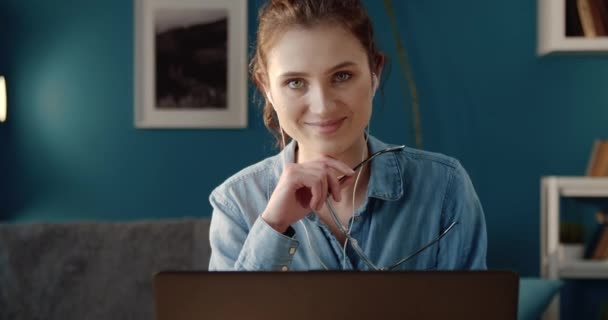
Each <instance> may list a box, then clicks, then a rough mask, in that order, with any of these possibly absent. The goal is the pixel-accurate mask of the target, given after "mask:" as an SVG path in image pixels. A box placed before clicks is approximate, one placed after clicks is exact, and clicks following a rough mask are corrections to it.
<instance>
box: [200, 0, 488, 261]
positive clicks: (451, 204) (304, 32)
mask: <svg viewBox="0 0 608 320" xmlns="http://www.w3.org/2000/svg"><path fill="white" fill-rule="evenodd" d="M383 65H384V56H383V55H382V54H381V53H380V52H378V51H377V49H376V45H375V44H374V39H373V31H372V25H371V22H370V19H369V17H368V15H367V13H366V11H365V9H364V8H363V6H362V4H361V3H360V1H359V0H333V1H332V0H271V1H268V3H266V5H265V6H264V7H263V8H262V9H261V10H260V13H259V25H258V32H257V44H256V51H255V55H254V57H253V59H252V61H251V77H252V81H253V82H254V84H255V85H256V87H257V88H258V89H259V90H260V92H261V94H262V95H263V97H264V99H265V106H264V123H265V125H266V126H267V128H268V129H269V130H270V131H271V132H272V133H273V134H274V135H275V137H276V138H277V140H278V141H277V142H278V145H280V147H281V152H280V153H279V154H277V155H275V156H273V157H270V158H267V159H265V160H263V161H261V162H259V163H257V164H254V165H252V166H250V167H248V168H245V169H243V170H242V171H240V172H238V173H237V174H235V175H234V176H232V177H231V178H229V179H228V180H226V181H225V182H224V183H223V184H221V185H220V186H219V187H217V188H216V189H215V190H214V191H213V192H212V193H211V195H210V198H209V199H210V202H211V205H212V206H213V209H214V210H213V215H212V220H211V230H210V242H211V248H212V255H211V260H210V264H209V270H248V271H270V270H283V271H287V270H323V269H346V270H351V269H356V270H388V269H390V270H431V269H485V268H486V247H487V240H486V228H485V221H484V215H483V210H482V207H481V204H480V202H479V199H478V198H477V195H476V193H475V190H474V188H473V185H472V183H471V181H470V179H469V177H468V175H467V173H466V171H465V170H464V169H463V168H462V166H461V165H460V163H459V162H458V161H457V160H455V159H453V158H450V157H447V156H444V155H441V154H436V153H430V152H425V151H421V150H415V149H411V148H403V147H400V148H393V149H387V148H390V147H394V146H389V145H387V144H385V143H383V142H382V141H380V140H378V139H376V138H375V137H373V136H371V135H369V134H368V132H367V131H366V128H367V127H368V125H369V121H370V118H371V114H372V108H373V106H372V100H373V97H374V94H375V92H376V89H377V87H378V84H379V79H380V75H381V74H382V69H383ZM286 143H288V144H286ZM381 150H385V151H386V152H384V153H382V154H381V155H378V156H376V157H374V158H373V160H371V161H369V162H367V163H366V164H364V165H363V166H361V167H360V168H357V170H356V171H355V170H353V168H354V167H355V166H356V165H357V164H359V163H360V162H362V161H363V160H364V159H366V158H368V157H369V156H370V155H372V154H374V153H376V152H378V151H381Z"/></svg>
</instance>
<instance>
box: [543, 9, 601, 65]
mask: <svg viewBox="0 0 608 320" xmlns="http://www.w3.org/2000/svg"><path fill="white" fill-rule="evenodd" d="M537 23H538V48H537V51H538V54H539V55H541V56H542V55H546V54H550V53H608V37H597V38H585V37H566V2H565V0H538V22H537Z"/></svg>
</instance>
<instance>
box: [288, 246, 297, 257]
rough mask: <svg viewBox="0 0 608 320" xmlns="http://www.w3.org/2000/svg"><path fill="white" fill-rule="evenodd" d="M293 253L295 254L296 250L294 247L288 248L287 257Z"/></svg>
mask: <svg viewBox="0 0 608 320" xmlns="http://www.w3.org/2000/svg"><path fill="white" fill-rule="evenodd" d="M295 253H296V248H294V247H291V248H289V255H292V256H293V255H294V254H295Z"/></svg>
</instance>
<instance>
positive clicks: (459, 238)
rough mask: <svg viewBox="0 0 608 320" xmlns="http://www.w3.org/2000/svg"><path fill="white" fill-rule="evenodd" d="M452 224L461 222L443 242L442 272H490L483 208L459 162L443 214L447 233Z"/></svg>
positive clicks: (451, 177) (440, 258)
mask: <svg viewBox="0 0 608 320" xmlns="http://www.w3.org/2000/svg"><path fill="white" fill-rule="evenodd" d="M452 222H457V224H456V226H455V227H454V229H453V230H451V231H450V233H449V234H447V235H446V236H445V238H443V239H442V240H441V242H440V246H439V253H438V257H439V258H438V269H456V270H485V269H487V266H486V251H487V233H486V223H485V217H484V213H483V208H482V206H481V202H480V201H479V198H478V197H477V193H476V192H475V189H474V187H473V183H472V182H471V179H470V178H469V175H468V174H467V172H466V171H465V169H464V168H463V167H462V165H461V164H460V163H459V162H456V167H455V169H454V170H453V173H452V174H451V175H450V178H449V181H448V184H447V187H446V192H445V197H444V201H443V206H442V214H441V225H442V228H443V230H445V229H446V228H447V227H448V226H449V225H450V224H451V223H452Z"/></svg>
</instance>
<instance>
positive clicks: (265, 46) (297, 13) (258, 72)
mask: <svg viewBox="0 0 608 320" xmlns="http://www.w3.org/2000/svg"><path fill="white" fill-rule="evenodd" d="M319 23H329V24H335V25H339V26H341V27H344V28H345V29H346V30H348V31H350V32H351V33H352V34H353V35H354V36H355V37H356V38H357V39H358V40H359V42H360V43H361V45H362V47H363V48H364V49H365V51H366V52H367V57H368V62H369V66H370V69H371V71H372V72H377V70H378V68H379V67H380V63H382V61H383V57H384V56H383V55H382V54H381V53H380V52H379V51H378V50H377V49H376V45H375V43H374V34H373V29H372V24H371V21H370V19H369V16H368V15H367V12H366V11H365V8H364V7H363V5H362V4H361V1H360V0H269V1H268V2H267V3H266V4H265V5H264V6H263V7H262V8H261V9H260V11H259V13H258V31H257V39H256V48H255V52H254V54H253V57H252V59H251V61H250V63H249V69H250V70H249V71H250V75H251V79H252V81H253V83H254V84H255V86H256V87H257V88H258V90H259V91H260V92H261V93H262V96H263V97H264V113H263V117H264V125H265V126H266V128H268V130H269V131H270V133H272V134H273V135H274V137H275V139H276V142H277V146H279V148H281V147H282V143H281V131H280V130H281V128H280V126H279V122H278V118H277V114H276V112H275V111H274V108H273V107H272V105H271V104H270V102H269V101H268V97H266V94H265V93H264V92H263V89H264V88H263V83H264V79H265V78H266V76H267V73H266V71H267V67H268V66H267V60H266V59H267V53H268V50H269V49H270V47H271V46H272V44H273V41H274V40H275V39H276V37H277V36H278V35H280V34H281V32H284V31H285V30H287V29H288V28H290V27H294V26H301V27H311V26H313V25H315V24H319ZM285 139H286V142H288V141H289V140H291V137H289V136H288V135H287V134H286V133H285Z"/></svg>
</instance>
